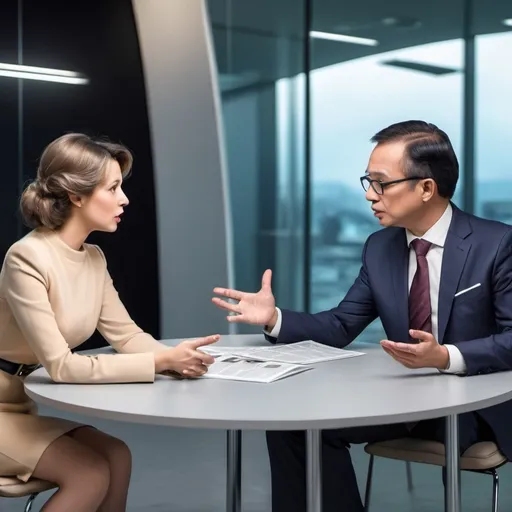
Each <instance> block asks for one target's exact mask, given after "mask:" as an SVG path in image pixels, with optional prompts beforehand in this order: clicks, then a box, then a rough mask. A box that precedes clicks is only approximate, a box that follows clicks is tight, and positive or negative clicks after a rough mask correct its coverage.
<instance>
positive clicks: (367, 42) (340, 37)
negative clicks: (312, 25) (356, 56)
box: [309, 30, 379, 46]
mask: <svg viewBox="0 0 512 512" xmlns="http://www.w3.org/2000/svg"><path fill="white" fill-rule="evenodd" d="M309 35H310V37H312V38H314V39H325V40H327V41H338V42H340V43H350V44H362V45H363V46H377V45H378V44H379V41H377V40H376V39H369V38H367V37H356V36H347V35H345V34H336V33H333V32H318V31H317V30H312V31H311V32H310V33H309Z"/></svg>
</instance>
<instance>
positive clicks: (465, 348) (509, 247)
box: [451, 231, 512, 375]
mask: <svg viewBox="0 0 512 512" xmlns="http://www.w3.org/2000/svg"><path fill="white" fill-rule="evenodd" d="M492 275H493V294H494V311H495V315H496V325H497V326H498V329H499V331H500V332H499V333H498V334H493V335H492V336H488V337H486V338H478V339H475V340H469V341H461V342H451V343H452V344H453V345H455V346H456V347H457V348H458V349H459V350H460V352H461V354H462V356H463V358H464V361H465V363H466V367H467V368H466V371H467V375H477V374H484V373H493V372H498V371H504V370H512V231H508V232H507V233H506V235H505V236H504V237H503V239H502V241H501V244H500V247H499V249H498V252H497V255H496V259H495V262H494V268H493V273H492Z"/></svg>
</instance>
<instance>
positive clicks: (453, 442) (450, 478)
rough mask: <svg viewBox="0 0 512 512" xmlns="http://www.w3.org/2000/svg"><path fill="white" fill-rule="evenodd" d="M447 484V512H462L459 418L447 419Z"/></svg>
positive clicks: (445, 500) (445, 501)
mask: <svg viewBox="0 0 512 512" xmlns="http://www.w3.org/2000/svg"><path fill="white" fill-rule="evenodd" d="M445 449H446V484H445V488H444V509H445V512H460V459H459V417H458V416H457V415H456V414H452V415H450V416H447V417H446V439H445Z"/></svg>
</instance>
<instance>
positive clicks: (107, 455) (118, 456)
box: [69, 427, 132, 512]
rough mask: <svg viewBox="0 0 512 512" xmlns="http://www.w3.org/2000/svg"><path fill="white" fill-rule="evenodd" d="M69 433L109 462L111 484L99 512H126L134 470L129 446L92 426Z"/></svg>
mask: <svg viewBox="0 0 512 512" xmlns="http://www.w3.org/2000/svg"><path fill="white" fill-rule="evenodd" d="M69 435H70V436H71V437H72V438H73V439H75V440H76V441H79V442H80V443H82V444H83V445H85V446H88V447H89V448H91V449H92V450H94V451H95V452H96V453H97V454H98V455H100V456H101V457H102V458H103V459H105V460H107V462H108V465H109V472H110V485H109V488H108V492H107V495H106V497H105V499H104V500H103V502H102V504H101V506H100V508H99V509H98V512H124V511H125V510H126V501H127V498H128V487H129V485H130V476H131V471H132V457H131V453H130V449H129V448H128V446H126V444H125V443H124V442H123V441H121V440H120V439H117V438H116V437H112V436H109V435H108V434H105V433H104V432H101V431H99V430H96V429H94V428H91V427H83V428H79V429H76V430H73V431H72V432H70V434H69Z"/></svg>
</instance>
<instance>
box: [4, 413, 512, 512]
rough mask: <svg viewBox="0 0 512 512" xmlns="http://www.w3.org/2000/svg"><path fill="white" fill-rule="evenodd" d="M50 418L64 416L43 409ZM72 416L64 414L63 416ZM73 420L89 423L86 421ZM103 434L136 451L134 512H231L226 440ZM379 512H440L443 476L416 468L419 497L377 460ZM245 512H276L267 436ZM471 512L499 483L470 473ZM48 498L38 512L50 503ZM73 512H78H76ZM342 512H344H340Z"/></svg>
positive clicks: (17, 507)
mask: <svg viewBox="0 0 512 512" xmlns="http://www.w3.org/2000/svg"><path fill="white" fill-rule="evenodd" d="M41 413H42V414H53V415H56V414H59V413H57V412H56V411H51V410H49V409H45V408H41ZM62 416H64V414H62ZM66 417H69V418H73V419H78V420H79V421H87V420H85V419H84V418H80V417H78V416H71V415H66ZM92 423H93V424H94V425H95V426H97V427H99V428H102V429H103V430H105V431H107V432H109V433H111V434H113V435H116V436H118V437H120V438H122V439H123V440H124V441H125V442H127V443H128V444H129V446H130V447H131V448H132V453H133V457H134V473H133V479H132V486H131V490H130V496H129V506H128V510H129V511H130V512H142V511H148V512H164V511H165V512H169V511H173V512H219V511H222V510H223V509H224V507H225V434H224V433H223V432H219V431H204V430H185V429H168V428H164V427H148V426H145V425H135V424H123V423H117V422H111V421H99V420H93V422H92ZM352 453H353V459H354V463H355V465H356V469H357V473H358V476H359V477H360V482H361V483H362V484H364V481H365V475H366V469H367V463H368V458H367V456H366V454H365V453H364V452H363V451H362V449H361V447H355V448H353V449H352ZM509 466H510V467H504V468H503V469H502V470H501V471H500V475H501V482H502V486H501V492H500V505H501V506H500V511H501V512H505V511H512V485H511V484H512V464H511V465H509ZM374 471H375V473H374V494H373V495H372V511H375V512H378V511H384V512H388V511H393V512H406V511H407V512H439V511H441V510H443V487H442V482H441V473H440V470H439V469H438V468H435V467H429V466H424V465H414V466H413V479H414V484H415V485H414V490H413V492H412V493H409V492H408V491H407V485H406V473H405V464H404V463H402V462H395V461H385V460H382V459H380V460H379V459H377V461H376V464H375V470H374ZM242 496H243V508H242V510H243V512H266V511H270V486H269V467H268V460H267V456H266V447H265V439H264V435H263V433H261V432H245V433H244V437H243V478H242ZM462 496H463V501H462V503H463V508H462V510H463V511H464V512H482V511H486V510H489V511H490V509H491V507H490V505H491V478H490V477H487V476H483V475H475V474H468V473H464V474H463V477H462ZM44 497H45V495H41V496H40V497H39V498H38V500H37V501H36V504H35V506H34V508H33V511H34V512H35V511H39V510H40V508H41V507H42V505H43V503H44ZM22 510H23V501H22V500H21V499H20V500H18V499H0V511H1V512H14V511H16V512H21V511H22ZM70 512H71V511H70ZM340 512H341V511H340Z"/></svg>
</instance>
